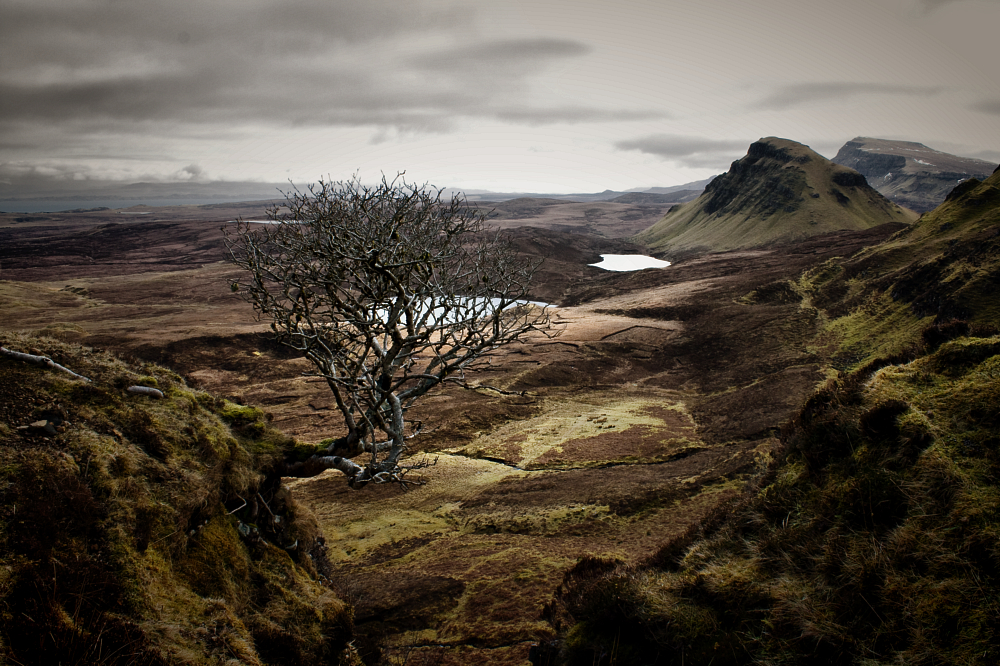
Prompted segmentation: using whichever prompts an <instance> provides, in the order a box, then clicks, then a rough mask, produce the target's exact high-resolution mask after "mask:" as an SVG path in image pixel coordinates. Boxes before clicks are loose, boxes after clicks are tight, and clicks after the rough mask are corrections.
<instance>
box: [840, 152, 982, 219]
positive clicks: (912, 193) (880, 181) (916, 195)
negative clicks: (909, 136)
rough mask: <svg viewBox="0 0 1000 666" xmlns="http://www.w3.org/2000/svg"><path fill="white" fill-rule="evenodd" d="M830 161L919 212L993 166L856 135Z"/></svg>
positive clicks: (932, 205)
mask: <svg viewBox="0 0 1000 666" xmlns="http://www.w3.org/2000/svg"><path fill="white" fill-rule="evenodd" d="M833 161H834V162H836V163H837V164H840V165H842V166H846V167H850V168H851V169H854V170H855V171H857V172H859V173H860V174H862V175H863V176H864V177H865V178H866V179H867V180H868V183H869V184H870V185H871V186H872V187H874V188H875V189H876V190H878V191H879V192H880V193H881V194H882V195H883V196H885V197H887V198H888V199H890V200H891V201H893V202H895V203H897V204H899V205H900V206H905V207H906V208H909V209H911V210H914V211H917V212H918V213H924V212H926V211H929V210H931V209H933V208H936V207H937V206H938V205H940V204H941V203H942V202H943V201H944V200H945V197H947V196H948V193H949V192H950V191H951V190H952V189H953V188H954V187H955V186H956V185H957V184H958V183H960V182H962V181H963V180H967V179H969V178H977V179H979V180H983V179H985V178H986V177H987V176H989V174H990V173H991V172H992V170H993V165H992V164H990V163H989V162H984V161H983V160H977V159H972V158H968V157H959V156H957V155H950V154H948V153H942V152H940V151H938V150H934V149H933V148H928V147H927V146H925V145H923V144H922V143H915V142H912V141H890V140H887V139H871V138H868V137H856V138H855V139H852V140H851V141H848V142H847V143H845V144H844V146H843V147H842V148H841V149H840V151H838V152H837V155H836V156H835V157H834V158H833Z"/></svg>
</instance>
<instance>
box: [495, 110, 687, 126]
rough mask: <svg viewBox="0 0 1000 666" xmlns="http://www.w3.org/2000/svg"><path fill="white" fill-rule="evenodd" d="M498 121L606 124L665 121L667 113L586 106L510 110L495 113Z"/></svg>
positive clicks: (537, 123) (525, 123)
mask: <svg viewBox="0 0 1000 666" xmlns="http://www.w3.org/2000/svg"><path fill="white" fill-rule="evenodd" d="M493 116H494V117H495V118H497V119H498V120H503V121H506V122H513V123H519V124H522V125H533V126H538V125H550V124H553V123H606V122H623V121H625V122H627V121H634V120H664V119H667V118H669V115H668V114H666V113H662V112H658V111H633V110H630V109H617V110H604V109H595V108H589V107H584V106H563V107H556V108H547V109H539V108H530V107H525V108H509V109H500V110H498V111H495V112H493Z"/></svg>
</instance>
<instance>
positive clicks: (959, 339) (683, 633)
mask: <svg viewBox="0 0 1000 666" xmlns="http://www.w3.org/2000/svg"><path fill="white" fill-rule="evenodd" d="M998 286H1000V169H998V170H997V172H994V173H993V175H992V176H990V177H989V178H988V179H987V180H986V181H985V182H970V183H968V184H964V185H963V186H962V187H960V188H957V189H956V190H955V191H953V192H952V193H951V195H949V197H948V200H947V201H946V202H945V203H944V204H942V205H941V206H940V207H939V208H938V209H936V210H935V211H933V212H932V213H930V214H928V215H926V216H924V218H922V219H921V220H920V222H919V223H917V224H915V225H913V226H912V227H910V228H907V229H905V230H903V231H901V232H899V233H897V234H896V235H895V236H894V237H892V238H890V239H889V240H888V241H886V242H885V243H882V244H880V245H878V246H874V247H872V248H868V249H866V250H864V251H862V252H860V253H859V254H857V255H855V256H853V257H850V258H847V259H844V260H834V261H830V262H827V263H826V264H825V265H823V266H821V267H819V268H817V269H815V270H813V271H810V272H808V273H806V274H805V275H803V276H802V277H801V279H799V280H798V281H795V282H792V283H785V284H784V287H785V288H787V289H788V290H791V291H794V292H796V293H797V294H798V295H799V296H801V297H802V299H803V300H802V307H803V308H808V309H815V310H816V314H817V316H820V317H825V318H826V319H827V326H826V327H825V330H824V331H823V333H822V334H821V335H820V336H819V337H818V338H817V339H816V341H815V349H816V350H817V351H818V352H823V353H826V354H831V355H833V358H834V360H835V363H837V364H839V365H840V366H841V367H842V368H843V369H844V371H843V372H841V373H840V374H839V376H837V377H836V378H835V379H831V380H830V382H829V383H828V385H827V386H826V387H825V388H824V389H823V390H821V391H820V392H818V393H817V394H816V395H815V396H813V397H812V398H811V399H810V400H809V401H808V402H807V403H806V404H805V405H804V406H803V408H802V410H801V411H800V413H799V415H798V416H797V417H796V418H795V419H793V420H792V421H791V422H790V423H788V424H786V425H785V426H784V427H783V429H782V433H781V439H782V444H783V452H782V453H781V454H780V455H779V456H778V457H777V458H776V459H775V460H773V461H771V462H770V464H768V465H767V466H762V468H761V473H760V476H759V478H758V479H757V481H756V482H755V483H754V484H752V487H750V488H749V489H748V490H747V491H746V492H745V493H744V495H743V497H742V498H741V499H739V500H737V501H735V502H734V503H733V504H731V505H729V506H727V507H724V508H723V509H722V510H721V511H719V512H718V513H717V514H716V516H715V517H714V519H712V520H709V521H707V522H706V523H705V524H703V525H702V527H701V528H700V530H699V531H694V532H691V533H689V534H687V535H685V536H683V537H681V538H679V539H676V540H674V541H673V542H671V543H668V544H666V545H665V546H664V547H663V549H662V550H661V551H660V552H659V553H658V554H657V555H656V556H655V557H654V558H653V559H652V561H651V562H650V563H649V564H647V565H645V566H641V567H635V568H626V567H622V566H620V565H617V564H616V563H614V562H608V561H597V560H587V561H583V562H581V563H580V564H579V565H578V566H577V568H576V570H575V571H574V572H572V573H571V574H570V575H568V576H567V577H566V580H565V581H564V583H563V586H562V588H561V591H560V594H559V595H558V596H557V598H556V600H555V601H554V603H553V605H552V606H551V607H550V609H549V617H550V618H551V621H552V622H553V624H555V625H557V626H560V627H562V628H563V630H562V636H563V640H562V642H553V643H550V644H547V645H543V646H540V647H539V649H538V650H537V651H536V652H537V657H538V659H537V663H545V660H546V659H547V660H549V663H553V664H554V663H562V664H621V665H623V666H624V665H626V664H649V663H657V664H662V665H664V666H666V665H671V664H689V665H690V664H706V665H707V664H714V665H716V666H719V665H735V664H740V665H742V664H803V665H804V664H809V665H816V664H819V665H824V664H829V665H831V666H833V665H841V664H858V665H859V666H861V665H863V666H880V665H885V666H888V664H900V663H905V664H932V663H940V664H959V663H961V664H984V665H985V664H995V663H997V662H998V661H1000V602H998V599H1000V437H998V432H1000V335H998V333H1000V309H998V303H1000V299H997V297H996V291H997V287H998ZM758 300H759V299H756V298H754V295H753V294H750V295H748V297H747V299H746V302H747V306H748V307H759V306H755V305H753V304H754V303H755V302H757V301H758Z"/></svg>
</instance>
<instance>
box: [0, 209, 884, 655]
mask: <svg viewBox="0 0 1000 666" xmlns="http://www.w3.org/2000/svg"><path fill="white" fill-rule="evenodd" d="M164 224H170V223H164ZM176 224H177V225H179V226H178V229H175V230H174V232H170V230H169V229H165V230H163V231H162V234H161V236H158V237H157V238H159V239H160V240H156V239H151V240H150V242H149V243H148V244H147V245H145V246H142V247H144V248H145V249H144V250H143V253H144V254H143V253H140V254H135V253H133V254H130V255H129V256H128V262H127V263H128V266H129V269H128V270H125V269H124V263H125V262H119V263H118V264H116V263H115V261H116V260H115V258H114V256H110V257H109V258H108V259H107V260H106V262H105V264H103V265H102V267H101V268H100V270H97V269H94V270H90V271H88V270H87V269H86V266H83V265H81V266H79V267H78V268H77V271H76V273H75V274H72V275H71V274H69V273H67V271H66V268H65V266H63V265H59V264H58V263H57V262H47V261H46V260H44V259H40V260H39V261H37V262H35V264H34V265H22V266H21V267H19V268H14V269H10V268H8V266H9V265H10V264H9V263H6V262H5V263H4V272H3V274H2V277H3V278H4V279H3V280H0V310H2V311H3V312H4V313H5V317H4V319H3V321H0V340H2V339H3V338H4V333H3V331H5V330H6V331H15V330H16V331H31V332H35V333H38V334H41V335H49V336H53V337H58V338H61V339H63V340H67V341H73V342H79V343H81V344H85V345H90V346H97V347H103V348H107V349H110V350H113V351H115V352H117V353H120V354H123V355H127V356H135V357H138V358H141V359H143V360H150V361H155V362H158V363H161V364H163V365H166V366H167V367H170V368H171V369H173V370H175V371H176V372H178V373H179V374H181V375H182V376H183V377H184V378H185V379H186V381H187V382H188V383H189V384H191V385H193V386H195V387H197V388H200V389H205V390H209V391H212V392H215V393H217V394H219V395H222V396H231V397H233V398H235V399H238V400H239V401H241V402H245V403H247V404H255V405H258V406H260V407H262V408H263V409H264V410H266V411H267V412H269V413H270V415H271V417H272V418H273V424H274V425H276V426H277V427H279V428H280V429H281V430H283V431H284V432H286V433H288V434H290V435H293V436H294V437H296V438H298V439H301V440H306V441H318V440H320V439H323V438H327V437H331V436H336V435H337V434H338V433H337V430H336V420H335V418H334V413H333V409H332V397H331V396H330V394H329V392H328V390H327V389H326V387H325V385H322V384H320V383H318V382H316V381H315V380H311V379H309V378H306V377H303V376H302V374H301V373H302V372H303V371H305V370H308V369H309V368H308V366H307V365H306V363H305V362H304V361H302V360H301V359H297V358H295V357H294V356H292V355H290V354H289V353H287V352H286V351H284V350H283V349H281V348H279V347H276V346H275V345H274V344H273V343H272V342H270V341H269V339H268V337H267V335H266V334H265V333H264V326H262V325H260V324H258V323H256V322H254V321H253V319H252V312H251V310H250V307H249V306H248V305H246V304H245V303H243V302H242V301H240V300H239V299H238V298H236V297H234V296H233V295H232V294H231V293H230V292H229V288H228V285H229V282H230V279H229V278H231V277H232V275H233V269H232V268H231V267H230V266H229V265H227V264H224V263H220V262H218V261H217V258H218V257H219V256H220V255H219V254H218V253H217V252H216V254H214V255H213V254H212V252H213V251H214V250H212V247H216V250H218V247H217V246H213V245H212V243H213V242H214V241H212V240H211V238H210V237H209V236H208V235H207V234H205V233H202V232H201V230H200V227H197V228H194V227H192V225H193V224H195V223H191V222H188V223H181V222H178V223H176ZM197 224H201V225H204V223H200V222H199V223H197ZM136 228H137V229H138V230H139V231H138V232H137V233H141V231H142V227H141V225H139V224H137V225H136ZM184 229H186V230H188V231H189V232H191V233H187V234H186V235H185V234H181V233H179V232H178V230H184ZM192 229H193V231H192ZM892 230H893V229H876V230H872V231H869V232H856V233H840V234H831V235H829V236H825V237H822V238H816V239H813V240H811V241H808V242H805V243H800V244H798V245H794V246H787V247H784V248H772V249H766V250H758V251H752V252H747V251H744V252H732V253H722V254H716V255H708V256H705V257H702V258H700V259H691V260H687V261H682V262H679V263H677V264H675V265H674V266H671V267H670V268H668V269H661V270H647V271H642V272H639V273H634V274H632V273H630V274H611V273H605V272H602V271H600V270H599V269H596V268H592V267H588V266H586V263H588V262H589V261H591V260H596V259H593V257H594V256H595V252H597V251H599V250H601V249H606V251H616V250H618V249H620V248H621V246H622V242H621V241H614V240H608V239H595V237H591V236H584V235H583V234H562V235H559V234H558V233H556V232H552V231H546V232H544V234H543V233H542V232H538V234H535V235H532V234H533V232H531V231H530V230H525V229H520V230H518V233H519V234H520V235H521V238H522V240H523V243H524V245H523V246H524V247H525V248H528V249H529V250H530V248H531V247H532V243H536V244H538V243H539V242H540V241H538V239H539V238H541V239H543V240H544V241H545V243H544V245H545V246H546V247H547V248H549V250H550V251H551V250H552V248H556V249H558V252H557V253H554V254H551V255H550V257H549V260H550V262H556V264H558V265H562V264H565V265H572V266H574V268H573V269H572V270H573V271H575V273H573V274H572V279H566V278H565V277H564V278H563V280H564V281H563V282H560V283H556V282H555V281H550V282H548V283H546V284H542V285H540V290H541V292H542V293H544V295H546V296H547V297H549V298H551V299H552V300H556V299H559V300H560V302H561V303H562V304H563V307H560V308H558V309H557V310H556V311H555V314H556V322H557V330H558V335H557V336H556V337H553V338H538V339H536V340H532V341H530V342H529V343H527V344H524V345H521V346H518V347H513V348H510V349H508V350H506V352H505V354H504V357H503V359H502V362H501V363H499V364H498V366H497V367H498V369H497V370H496V371H495V372H491V373H489V375H483V376H481V377H475V378H472V379H473V381H474V382H475V381H478V382H480V383H482V384H487V385H493V386H498V387H500V388H503V389H506V390H509V391H517V392H522V394H521V395H499V394H498V393H496V392H493V391H490V390H486V389H481V390H477V391H463V390H461V389H449V390H447V391H442V392H440V393H438V394H435V395H434V396H431V397H429V398H428V399H427V400H426V401H425V402H424V403H423V404H422V405H421V406H420V411H421V414H420V416H421V417H422V418H424V419H425V420H427V421H428V423H433V424H435V426H436V428H431V429H430V430H429V433H428V434H425V435H423V436H422V437H421V439H419V440H417V441H415V443H414V451H413V452H414V454H415V455H419V456H426V458H427V459H428V460H431V461H436V464H435V465H434V466H432V467H430V468H428V469H427V470H425V471H424V478H425V480H426V484H425V485H418V486H412V487H411V488H410V490H408V491H404V490H402V489H401V488H398V487H391V488H386V487H374V486H368V487H366V488H365V489H363V490H361V491H352V490H350V489H349V488H348V487H347V486H346V484H345V483H344V482H343V480H342V478H341V477H340V476H339V475H338V474H337V473H326V474H324V475H321V476H319V477H316V478H313V479H305V480H289V481H288V484H287V485H288V486H289V487H290V488H291V489H292V491H293V493H294V494H295V495H296V496H297V497H298V498H299V499H300V500H302V501H303V502H304V503H305V504H307V505H308V506H309V507H310V508H311V509H312V511H313V512H314V513H315V515H316V516H317V518H318V519H319V521H320V524H321V527H322V529H323V531H324V532H325V534H326V537H327V542H328V545H329V547H330V557H331V559H332V560H333V562H334V565H335V576H334V580H333V582H334V584H335V585H336V586H337V587H338V589H339V590H340V592H341V594H342V595H343V596H344V597H345V598H346V599H347V600H349V601H350V602H351V603H352V604H353V605H354V607H355V624H356V631H357V635H358V640H357V641H356V645H357V646H358V647H359V649H361V651H362V653H365V652H367V653H368V654H369V655H370V656H373V655H374V654H375V652H377V650H386V651H387V652H386V655H387V658H388V657H392V658H396V659H402V658H403V657H404V656H409V658H410V661H408V662H406V663H409V664H418V663H428V664H429V663H435V664H467V663H472V662H481V663H498V664H499V663H510V664H524V663H526V661H527V656H528V651H529V647H530V645H531V644H532V643H533V642H536V641H540V640H545V639H548V638H551V637H552V636H554V634H555V628H554V627H553V626H552V624H551V623H550V621H549V620H550V618H549V616H548V615H547V614H546V608H547V605H548V603H549V602H550V600H551V599H552V596H553V593H554V592H555V590H556V589H557V588H558V587H559V585H560V583H561V582H562V581H563V577H564V575H565V574H566V572H567V571H568V570H569V569H570V568H572V567H573V566H574V565H575V564H576V563H577V562H578V561H579V560H580V559H581V558H584V557H601V558H610V559H616V560H619V561H621V562H624V563H639V562H642V561H643V560H645V559H647V558H649V557H651V556H653V555H654V554H655V553H656V552H657V550H658V549H659V548H660V547H661V546H662V545H663V544H664V543H666V542H667V541H668V540H669V539H670V538H671V537H673V536H676V535H679V534H681V533H683V532H685V531H687V530H689V529H691V528H693V527H694V526H697V524H698V523H699V521H700V520H701V519H702V518H703V517H704V516H705V515H706V514H707V513H708V512H710V511H711V510H712V509H713V508H715V507H716V506H717V505H719V503H720V502H723V501H725V500H726V499H727V498H730V497H732V496H733V495H734V494H735V493H737V492H738V490H739V489H740V488H741V487H742V484H743V483H744V482H745V480H746V479H747V478H748V475H751V474H753V473H754V472H755V470H757V469H758V468H759V465H760V464H761V463H764V462H767V461H768V460H769V456H770V452H771V451H772V449H773V448H774V447H775V446H776V443H777V439H776V434H777V428H778V427H779V426H780V425H781V424H782V423H783V422H784V421H786V420H787V419H788V418H789V417H790V416H792V415H793V414H794V412H795V411H796V410H797V409H798V408H799V407H800V405H801V404H802V403H803V401H804V400H805V399H806V398H807V397H808V396H809V395H811V394H812V393H813V392H814V391H815V390H816V388H817V387H819V386H822V385H823V384H824V383H825V382H826V380H827V379H828V376H829V372H830V371H829V368H830V364H831V361H832V360H834V361H835V359H831V358H830V353H831V351H830V350H827V349H824V348H822V347H817V346H815V344H814V340H815V336H816V333H817V332H818V330H819V328H820V327H821V326H822V324H823V321H822V320H821V316H820V314H819V312H818V311H817V310H814V309H813V308H811V307H809V306H808V305H807V304H805V303H803V302H802V301H801V300H800V299H799V298H797V297H796V295H795V294H794V293H790V292H788V291H787V290H785V289H784V288H783V287H782V285H783V284H785V283H784V281H785V280H786V279H789V278H792V277H794V276H796V275H798V274H799V273H800V272H801V271H802V270H803V269H805V268H807V267H810V266H815V265H818V264H820V263H822V262H823V261H824V260H826V259H827V258H830V257H834V256H846V255H849V254H851V253H853V252H854V251H856V250H857V249H858V248H860V247H863V246H865V245H868V244H872V243H874V242H876V241H877V240H879V239H880V238H883V237H885V236H887V235H888V234H889V233H890V232H891V231H892ZM78 232H79V229H71V228H67V229H65V230H64V232H63V233H64V234H66V235H70V234H72V233H78ZM195 232H196V233H195ZM545 234H547V235H545ZM58 235H59V234H54V235H53V234H50V235H48V236H46V240H45V242H46V243H49V244H52V243H53V242H54V241H53V236H56V237H57V236H58ZM206 238H208V239H209V240H205V239H206ZM168 239H169V241H170V243H173V245H171V246H170V247H169V248H168V247H167V246H166V244H167V240H168ZM178 239H180V240H178ZM185 239H186V240H185ZM39 242H41V241H39ZM185 243H188V244H189V245H184V244H185ZM178 244H179V245H178ZM167 256H169V257H172V258H173V259H171V261H172V262H173V263H171V264H170V265H169V266H166V265H164V264H163V261H165V260H164V259H163V258H164V257H167ZM578 256H579V257H580V259H578V258H577V257H578ZM177 257H192V259H191V262H190V264H189V265H180V264H179V263H178V262H177V261H175V260H176V258H177ZM144 263H145V264H146V265H148V268H149V269H151V270H148V271H146V270H142V269H141V266H142V265H143V264H144ZM116 266H117V267H119V268H122V270H121V271H118V272H117V273H116V270H115V267H116ZM553 273H554V272H553ZM564 273H565V271H564ZM543 275H547V273H543ZM552 280H555V278H552ZM12 425H15V426H16V425H20V424H12ZM399 663H402V662H401V661H400V662H399Z"/></svg>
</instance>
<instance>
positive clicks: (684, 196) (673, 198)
mask: <svg viewBox="0 0 1000 666" xmlns="http://www.w3.org/2000/svg"><path fill="white" fill-rule="evenodd" d="M701 193H702V190H677V191H675V192H670V193H669V194H658V193H656V192H629V193H628V194H623V195H621V196H620V197H615V198H614V199H612V200H611V201H613V202H614V203H630V204H664V203H687V202H688V201H692V200H694V199H697V198H698V196H699V195H700V194H701Z"/></svg>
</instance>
